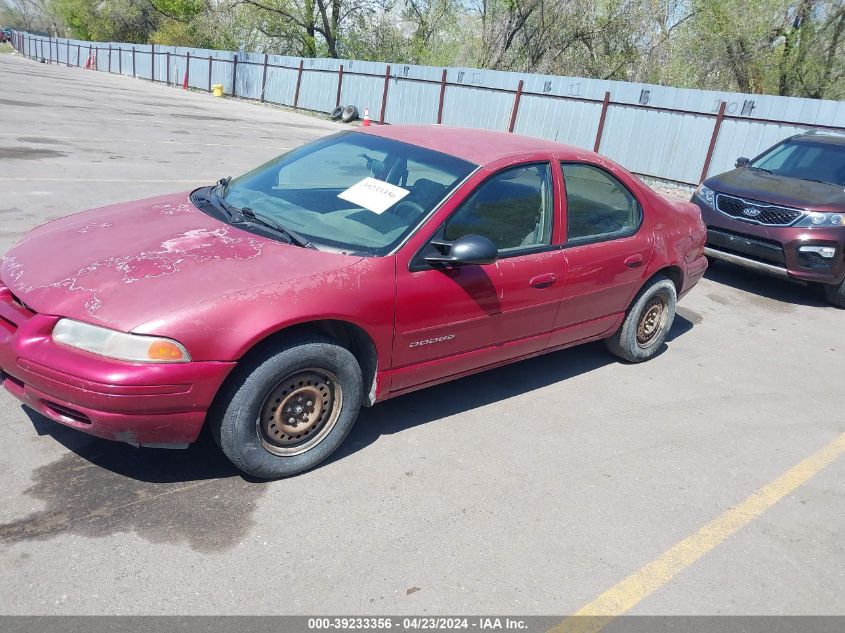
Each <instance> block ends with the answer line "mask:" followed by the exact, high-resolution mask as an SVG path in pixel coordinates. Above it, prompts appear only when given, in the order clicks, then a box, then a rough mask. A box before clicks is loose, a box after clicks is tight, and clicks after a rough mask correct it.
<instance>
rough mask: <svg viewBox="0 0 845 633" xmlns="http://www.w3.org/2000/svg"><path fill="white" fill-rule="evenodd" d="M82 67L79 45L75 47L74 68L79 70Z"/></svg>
mask: <svg viewBox="0 0 845 633" xmlns="http://www.w3.org/2000/svg"><path fill="white" fill-rule="evenodd" d="M81 66H82V48H80V46H79V44H77V45H76V67H77V68H80V67H81Z"/></svg>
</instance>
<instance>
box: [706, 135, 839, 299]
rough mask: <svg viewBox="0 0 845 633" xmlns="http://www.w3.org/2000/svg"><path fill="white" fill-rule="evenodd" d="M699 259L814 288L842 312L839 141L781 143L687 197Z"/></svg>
mask: <svg viewBox="0 0 845 633" xmlns="http://www.w3.org/2000/svg"><path fill="white" fill-rule="evenodd" d="M692 201H693V202H694V203H696V204H697V205H698V206H699V207H700V208H701V214H702V217H703V218H704V222H705V224H706V225H707V248H706V249H705V254H706V255H707V256H708V257H709V258H712V259H721V260H724V261H727V262H731V263H733V264H739V265H741V266H745V267H747V268H752V269H754V270H758V271H760V272H765V273H769V274H774V275H777V276H779V277H783V278H785V279H793V280H796V281H803V282H812V283H820V284H824V286H825V294H826V296H827V299H828V301H830V302H831V303H832V304H833V305H835V306H837V307H839V308H845V261H843V249H845V135H842V134H834V133H827V132H819V131H816V130H813V131H810V132H807V133H805V134H800V135H798V136H792V137H790V138H787V139H785V140H783V141H781V142H780V143H778V144H777V145H775V146H774V147H771V148H770V149H768V150H766V151H765V152H763V154H761V155H760V156H758V157H757V158H754V159H752V160H749V159H747V158H740V159H738V160H737V161H736V169H734V170H732V171H729V172H725V173H724V174H719V175H718V176H713V177H712V178H708V179H707V180H705V181H704V182H703V183H702V184H701V185H699V187H698V189H696V191H695V194H693V197H692Z"/></svg>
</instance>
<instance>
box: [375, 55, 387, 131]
mask: <svg viewBox="0 0 845 633" xmlns="http://www.w3.org/2000/svg"><path fill="white" fill-rule="evenodd" d="M389 85H390V64H388V65H387V68H386V69H385V71H384V92H382V94H381V115H380V116H379V118H378V122H379V125H384V112H385V110H387V87H388V86H389Z"/></svg>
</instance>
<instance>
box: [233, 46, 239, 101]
mask: <svg viewBox="0 0 845 633" xmlns="http://www.w3.org/2000/svg"><path fill="white" fill-rule="evenodd" d="M232 96H233V97H237V96H238V54H237V53H235V55H234V57H233V58H232Z"/></svg>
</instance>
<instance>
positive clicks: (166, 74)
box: [164, 51, 170, 86]
mask: <svg viewBox="0 0 845 633" xmlns="http://www.w3.org/2000/svg"><path fill="white" fill-rule="evenodd" d="M164 81H165V83H166V85H168V86H169V85H170V51H165V53H164Z"/></svg>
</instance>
